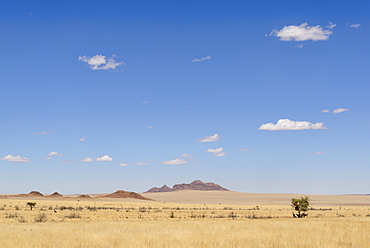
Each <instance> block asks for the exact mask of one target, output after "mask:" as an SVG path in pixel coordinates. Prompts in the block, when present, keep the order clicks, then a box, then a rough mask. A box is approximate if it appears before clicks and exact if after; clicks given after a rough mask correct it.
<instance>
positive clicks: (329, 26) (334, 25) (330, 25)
mask: <svg viewBox="0 0 370 248" xmlns="http://www.w3.org/2000/svg"><path fill="white" fill-rule="evenodd" d="M336 26H337V24H334V23H332V22H329V25H328V26H326V27H327V28H328V29H333V28H335V27H336Z"/></svg>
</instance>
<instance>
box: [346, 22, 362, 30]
mask: <svg viewBox="0 0 370 248" xmlns="http://www.w3.org/2000/svg"><path fill="white" fill-rule="evenodd" d="M347 26H348V27H350V28H355V29H358V28H359V27H360V26H361V24H360V23H347Z"/></svg>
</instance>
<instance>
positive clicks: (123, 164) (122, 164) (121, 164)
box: [119, 163, 128, 166]
mask: <svg viewBox="0 0 370 248" xmlns="http://www.w3.org/2000/svg"><path fill="white" fill-rule="evenodd" d="M127 165H128V164H125V163H120V164H119V166H127Z"/></svg>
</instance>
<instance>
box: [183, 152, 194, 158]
mask: <svg viewBox="0 0 370 248" xmlns="http://www.w3.org/2000/svg"><path fill="white" fill-rule="evenodd" d="M180 157H193V156H191V155H190V154H187V153H184V154H181V155H180Z"/></svg>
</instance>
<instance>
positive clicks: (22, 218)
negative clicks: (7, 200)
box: [17, 216, 27, 223]
mask: <svg viewBox="0 0 370 248" xmlns="http://www.w3.org/2000/svg"><path fill="white" fill-rule="evenodd" d="M17 221H18V222H19V223H26V222H27V220H26V219H25V218H24V217H23V216H19V218H18V219H17Z"/></svg>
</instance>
